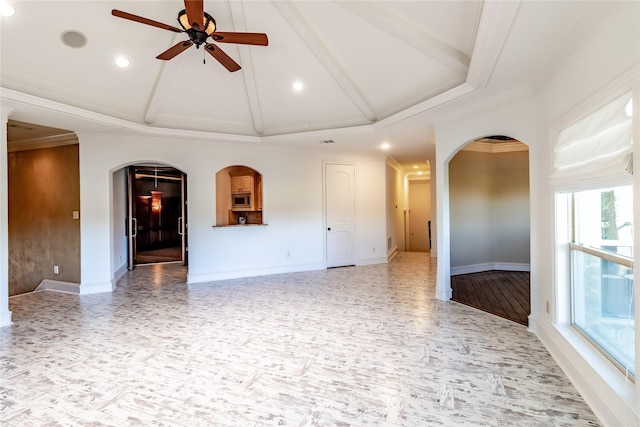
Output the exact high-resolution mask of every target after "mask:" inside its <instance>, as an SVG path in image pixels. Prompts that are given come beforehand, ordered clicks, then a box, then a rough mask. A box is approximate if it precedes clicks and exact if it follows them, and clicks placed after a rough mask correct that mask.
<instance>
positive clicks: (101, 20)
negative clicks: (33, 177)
mask: <svg viewBox="0 0 640 427" xmlns="http://www.w3.org/2000/svg"><path fill="white" fill-rule="evenodd" d="M10 3H11V4H12V5H13V6H14V8H15V11H16V12H15V15H14V16H11V17H2V18H1V28H0V30H1V51H0V60H1V61H0V72H1V75H0V76H1V85H2V97H3V102H4V103H5V104H7V105H9V106H10V105H11V102H12V101H14V100H15V101H16V102H20V103H22V104H38V103H39V101H34V100H33V99H31V98H29V97H30V96H35V97H38V99H40V98H43V99H46V100H51V101H55V102H56V103H60V104H59V105H61V106H62V109H63V110H65V111H66V112H67V115H68V116H73V117H75V118H76V119H77V118H80V119H82V120H84V122H83V123H84V124H83V125H82V126H86V127H87V128H91V126H93V124H95V123H97V122H102V123H101V125H105V124H106V125H108V126H112V127H121V128H129V129H134V130H138V131H146V132H172V131H174V130H181V131H186V132H195V133H198V134H202V133H204V134H211V135H212V136H214V137H216V138H219V139H222V140H225V139H226V140H229V141H231V142H246V141H249V142H260V143H264V144H291V145H305V144H307V145H309V144H317V143H319V142H322V141H325V142H326V141H333V143H331V145H333V146H336V147H340V148H344V149H352V150H356V151H363V150H365V151H366V150H379V146H380V144H382V143H384V142H386V143H388V144H390V146H391V148H390V149H389V154H390V155H391V156H393V157H394V158H395V159H396V160H397V161H398V162H400V163H401V164H403V165H409V164H412V163H414V162H424V161H426V160H427V159H428V158H430V157H431V156H432V155H433V144H432V142H433V137H432V133H433V131H432V127H431V122H432V121H433V120H435V119H436V118H437V117H438V114H440V113H442V112H443V111H446V109H447V107H448V106H450V105H464V103H465V101H468V102H469V103H473V102H476V103H478V102H481V101H480V100H482V99H488V98H489V97H492V96H493V97H496V96H498V95H499V94H501V93H520V94H521V93H527V91H534V90H535V89H536V88H537V87H539V86H540V85H541V84H542V83H543V82H544V80H545V79H546V78H547V77H548V76H550V75H551V74H552V73H553V72H554V71H555V70H556V69H557V66H558V64H560V63H561V62H562V61H563V60H564V59H565V57H566V56H567V55H568V54H570V53H571V50H572V49H574V48H575V47H576V46H577V44H578V43H579V41H580V39H581V37H584V36H585V34H587V33H588V32H589V31H590V29H591V28H593V26H594V25H596V24H597V22H598V20H599V17H600V16H601V15H602V14H603V13H606V11H607V6H606V4H605V2H575V1H567V2H565V1H549V2H545V1H524V2H517V1H508V2H507V1H504V2H501V1H490V2H482V1H397V0H393V1H392V0H388V1H387V0H383V1H374V2H373V1H372V2H368V1H367V2H365V1H328V0H322V1H277V0H272V1H249V0H223V1H216V0H205V2H204V9H205V11H206V12H208V13H209V14H211V15H212V16H213V17H214V18H215V20H216V21H217V27H218V30H220V31H246V32H263V33H266V34H267V35H268V37H269V45H268V46H266V47H263V46H246V45H235V44H230V43H225V44H223V43H218V47H220V48H222V49H223V50H224V51H225V52H226V53H227V54H228V55H229V56H230V57H232V58H233V59H234V60H235V61H236V62H238V63H239V64H240V65H241V66H242V69H241V70H240V71H237V72H234V73H230V72H229V71H227V70H226V69H225V68H224V67H222V66H221V65H220V64H219V63H218V62H217V61H216V60H214V59H213V58H212V57H211V56H208V55H205V52H204V49H202V48H200V49H196V48H195V47H191V48H190V49H188V50H186V51H184V52H183V53H181V54H180V55H178V56H177V57H175V58H174V59H172V60H170V61H161V60H158V59H156V58H155V57H156V56H157V55H158V54H160V53H161V52H163V51H165V50H166V49H168V48H169V47H170V46H172V45H174V44H176V43H177V42H179V41H180V40H182V39H185V40H186V39H187V37H186V35H185V34H176V33H173V32H170V31H166V30H163V29H159V28H155V27H152V26H148V25H143V24H140V23H136V22H132V21H128V20H124V19H120V18H116V17H114V16H112V15H111V10H112V9H119V10H123V11H126V12H129V13H132V14H135V15H139V16H143V17H146V18H149V19H152V20H154V21H158V22H162V23H166V24H169V25H172V26H178V23H177V21H176V18H177V15H178V12H179V11H180V10H181V9H183V8H184V3H183V2H182V1H181V0H166V1H126V2H124V1H120V2H117V1H56V0H50V1H13V2H10ZM69 31H71V32H72V33H71V34H66V35H65V33H67V32H69ZM82 36H84V37H85V38H86V44H84V45H83V46H81V47H73V46H70V45H69V44H71V45H73V44H74V42H78V41H79V42H82V39H81V37H82ZM78 44H81V43H78ZM120 55H122V56H125V57H127V58H128V59H129V61H130V65H129V67H127V68H119V67H117V66H116V65H115V63H114V61H115V59H116V57H118V56H120ZM203 60H204V61H205V63H203ZM295 81H300V82H302V84H303V90H302V91H300V92H297V91H295V90H294V89H293V88H292V85H293V83H294V82H295ZM49 109H50V107H49ZM12 118H13V119H15V120H18V121H20V120H25V121H31V120H32V118H33V117H30V116H28V115H21V113H20V112H19V111H18V113H17V114H16V115H15V116H13V117H12ZM43 120H44V121H45V122H46V118H45V116H43ZM42 124H45V125H54V124H59V123H56V122H54V121H50V122H46V123H42ZM70 124H71V123H70ZM71 126H81V125H79V124H77V123H73V124H72V125H71ZM71 130H75V129H74V128H72V129H71ZM481 136H482V135H479V137H481Z"/></svg>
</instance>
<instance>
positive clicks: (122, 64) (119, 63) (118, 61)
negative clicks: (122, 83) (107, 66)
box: [116, 56, 129, 68]
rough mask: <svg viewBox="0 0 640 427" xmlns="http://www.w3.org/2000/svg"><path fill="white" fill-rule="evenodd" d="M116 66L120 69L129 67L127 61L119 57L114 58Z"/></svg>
mask: <svg viewBox="0 0 640 427" xmlns="http://www.w3.org/2000/svg"><path fill="white" fill-rule="evenodd" d="M116 65H117V66H118V67H120V68H127V67H128V66H129V60H128V59H127V58H125V57H124V56H119V57H117V58H116Z"/></svg>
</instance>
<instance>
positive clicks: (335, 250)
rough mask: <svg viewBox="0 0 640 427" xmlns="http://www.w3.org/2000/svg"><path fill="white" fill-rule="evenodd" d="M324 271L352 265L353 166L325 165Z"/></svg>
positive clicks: (354, 254)
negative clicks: (325, 259) (327, 268)
mask: <svg viewBox="0 0 640 427" xmlns="http://www.w3.org/2000/svg"><path fill="white" fill-rule="evenodd" d="M324 179H325V198H326V200H325V209H326V213H325V215H326V220H327V267H342V266H346V265H355V263H356V232H355V229H356V227H355V205H356V203H355V166H354V165H344V164H334V163H327V164H326V165H325V175H324Z"/></svg>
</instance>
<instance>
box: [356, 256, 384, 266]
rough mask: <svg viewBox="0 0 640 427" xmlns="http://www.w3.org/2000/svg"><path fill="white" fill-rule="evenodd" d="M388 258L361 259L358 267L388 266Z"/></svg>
mask: <svg viewBox="0 0 640 427" xmlns="http://www.w3.org/2000/svg"><path fill="white" fill-rule="evenodd" d="M386 263H387V257H380V258H368V259H359V260H358V263H357V264H356V265H375V264H386Z"/></svg>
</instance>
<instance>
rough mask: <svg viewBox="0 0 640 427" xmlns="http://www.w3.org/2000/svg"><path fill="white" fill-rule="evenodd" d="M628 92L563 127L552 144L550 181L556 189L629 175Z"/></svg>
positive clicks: (603, 183)
mask: <svg viewBox="0 0 640 427" xmlns="http://www.w3.org/2000/svg"><path fill="white" fill-rule="evenodd" d="M631 116H632V114H631V92H628V93H626V94H624V95H622V96H620V97H618V98H616V99H615V100H613V101H612V102H610V103H609V104H607V105H605V106H604V107H602V108H600V109H598V110H597V111H595V112H593V113H591V114H589V115H588V116H586V117H584V118H583V119H581V120H579V121H577V122H576V123H574V124H572V125H570V126H569V127H567V128H565V129H563V130H562V131H561V132H560V133H559V134H558V139H557V141H556V144H555V146H554V159H553V173H552V174H551V184H552V185H553V186H554V187H556V189H558V190H567V191H574V190H579V189H590V188H603V187H607V186H610V185H618V184H622V183H629V182H630V181H631V174H632V170H633V169H632V163H631V161H632V160H631V159H632V153H633V137H632V126H631V123H632V117H631Z"/></svg>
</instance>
